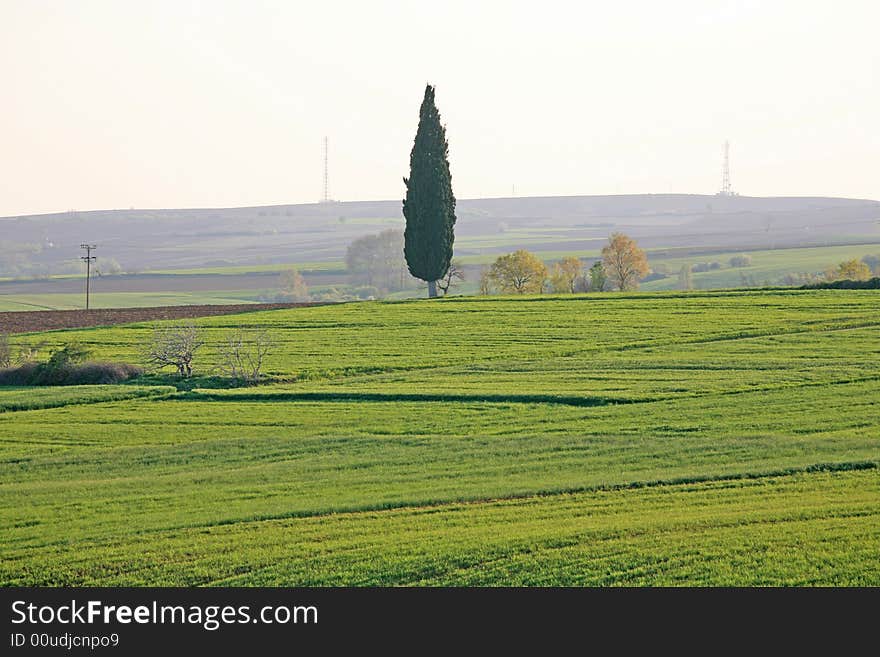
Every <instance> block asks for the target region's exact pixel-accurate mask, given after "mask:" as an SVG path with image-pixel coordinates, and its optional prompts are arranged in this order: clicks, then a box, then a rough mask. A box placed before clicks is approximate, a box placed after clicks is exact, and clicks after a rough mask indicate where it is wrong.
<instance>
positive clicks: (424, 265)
mask: <svg viewBox="0 0 880 657" xmlns="http://www.w3.org/2000/svg"><path fill="white" fill-rule="evenodd" d="M448 155H449V144H448V143H447V142H446V128H445V127H443V125H442V124H441V123H440V112H439V111H437V106H436V105H435V104H434V87H432V86H431V85H428V86H427V87H425V98H424V100H422V107H421V109H420V110H419V128H418V130H417V131H416V139H415V143H414V144H413V148H412V152H411V153H410V156H409V178H404V179H403V183H404V184H405V185H406V198H405V199H404V201H403V216H404V217H406V230H405V231H404V249H403V251H404V255H405V256H406V264H407V266H408V267H409V271H410V273H411V274H412V275H413V276H415V277H416V278H419V279H421V280H423V281H427V283H428V296H429V297H436V296H437V281H438V280H440V279H441V278H443V277H444V276H445V275H446V272H447V271H448V270H449V263H450V262H451V261H452V242H453V240H454V239H455V234H454V228H455V196H453V195H452V176H451V175H450V173H449V159H448Z"/></svg>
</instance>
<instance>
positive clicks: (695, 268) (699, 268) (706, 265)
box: [691, 262, 721, 273]
mask: <svg viewBox="0 0 880 657" xmlns="http://www.w3.org/2000/svg"><path fill="white" fill-rule="evenodd" d="M716 269H721V263H720V262H698V263H697V264H695V265H692V266H691V271H692V272H694V273H700V272H704V271H714V270H716Z"/></svg>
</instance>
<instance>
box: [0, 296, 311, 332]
mask: <svg viewBox="0 0 880 657" xmlns="http://www.w3.org/2000/svg"><path fill="white" fill-rule="evenodd" d="M320 305H323V304H320V303H242V304H230V305H206V306H163V307H154V308H112V309H100V310H34V311H30V310H25V311H21V312H0V333H32V332H35V331H54V330H57V329H69V328H89V327H92V326H116V325H117V324H131V323H133V322H148V321H153V320H161V319H189V318H195V317H212V316H214V315H234V314H237V313H243V312H252V311H258V310H278V309H280V308H298V307H302V306H320Z"/></svg>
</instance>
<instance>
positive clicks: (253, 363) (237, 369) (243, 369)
mask: <svg viewBox="0 0 880 657" xmlns="http://www.w3.org/2000/svg"><path fill="white" fill-rule="evenodd" d="M272 347H273V341H272V337H271V336H270V335H269V332H268V331H266V330H265V329H254V330H246V329H242V328H238V329H236V330H235V332H234V333H231V334H230V335H228V336H227V337H226V340H225V341H224V342H222V343H220V347H219V354H218V356H219V358H218V361H219V368H220V371H221V372H223V373H224V374H225V375H226V376H229V377H231V378H233V379H239V380H241V381H247V382H248V383H257V382H258V381H259V380H260V379H261V378H263V361H264V360H265V358H266V355H267V354H268V353H269V351H270V350H271V349H272Z"/></svg>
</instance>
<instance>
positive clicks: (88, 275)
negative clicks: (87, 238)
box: [79, 244, 98, 310]
mask: <svg viewBox="0 0 880 657" xmlns="http://www.w3.org/2000/svg"><path fill="white" fill-rule="evenodd" d="M79 248H81V249H85V250H86V254H85V255H84V256H82V257H80V260H84V261H85V263H86V310H88V309H89V283H90V281H91V277H92V262H93V261H94V260H95V256H93V255H92V251H93V250H95V249H97V248H98V247H97V246H96V245H95V244H80V245H79Z"/></svg>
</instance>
